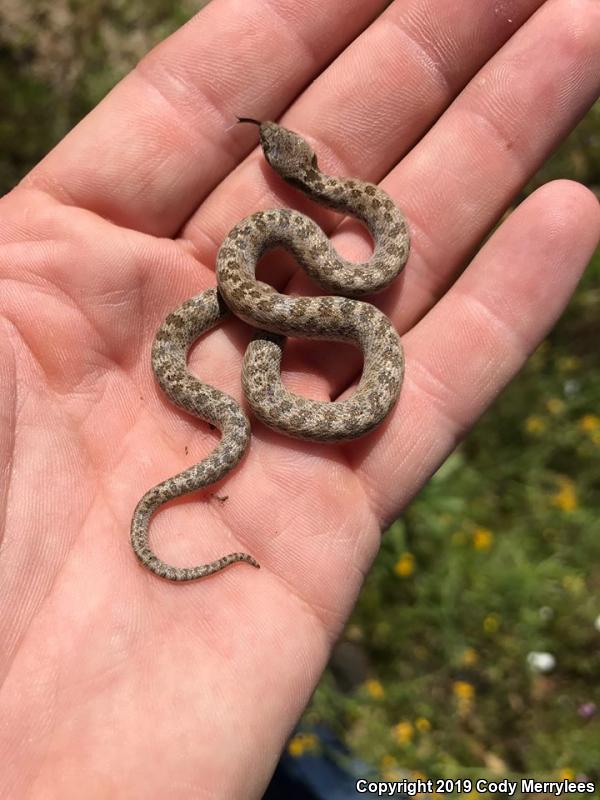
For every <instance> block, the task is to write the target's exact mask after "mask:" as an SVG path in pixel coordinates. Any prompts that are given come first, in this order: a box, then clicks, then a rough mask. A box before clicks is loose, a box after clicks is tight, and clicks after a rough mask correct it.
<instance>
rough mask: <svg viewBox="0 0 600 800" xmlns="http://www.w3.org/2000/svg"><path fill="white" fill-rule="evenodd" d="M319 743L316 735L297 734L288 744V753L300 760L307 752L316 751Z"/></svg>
mask: <svg viewBox="0 0 600 800" xmlns="http://www.w3.org/2000/svg"><path fill="white" fill-rule="evenodd" d="M318 741H319V740H318V739H317V737H316V736H315V734H314V733H297V734H296V735H295V736H293V737H292V738H291V739H290V741H289V742H288V747H287V749H288V753H289V754H290V755H291V756H293V757H294V758H299V757H300V756H302V755H304V753H305V752H307V751H312V750H315V749H316V747H317V743H318Z"/></svg>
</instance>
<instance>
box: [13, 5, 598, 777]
mask: <svg viewBox="0 0 600 800" xmlns="http://www.w3.org/2000/svg"><path fill="white" fill-rule="evenodd" d="M197 6H198V3H197V2H190V1H189V0H178V2H167V0H2V18H1V19H0V102H1V107H2V109H3V114H2V118H1V119H0V152H1V154H2V157H1V159H0V193H4V192H6V191H8V190H9V189H10V188H11V187H12V186H13V185H14V184H15V183H16V182H17V181H18V180H19V179H20V178H21V177H22V175H24V174H25V173H26V172H27V171H28V170H29V168H30V167H31V166H32V165H33V164H34V163H35V162H37V161H38V160H39V159H40V158H41V156H42V155H44V153H46V152H47V151H48V150H49V149H50V148H51V147H52V146H53V144H54V143H55V142H57V141H58V140H59V139H60V138H61V137H62V136H63V135H64V134H65V133H66V131H68V130H69V129H70V128H71V127H72V126H73V125H74V124H75V123H76V122H77V121H78V120H79V119H80V118H81V117H82V116H83V115H84V114H85V113H86V112H87V111H88V110H89V109H90V108H91V107H93V106H94V105H95V104H96V103H97V102H98V101H99V100H100V99H101V98H102V97H103V95H104V94H105V93H106V92H107V91H108V90H109V89H110V87H111V86H112V85H113V84H114V83H115V82H116V81H117V80H118V79H119V78H120V77H121V76H122V75H123V74H124V73H125V72H126V71H128V70H129V69H130V68H131V67H132V66H133V65H134V64H135V62H136V61H137V60H138V59H139V58H140V57H141V56H142V55H143V54H144V53H145V52H147V50H148V49H149V48H150V47H151V46H152V45H153V44H154V43H155V42H156V41H158V40H160V39H162V38H163V37H164V36H166V35H167V34H168V33H170V32H171V31H172V30H173V29H175V28H176V27H178V26H179V25H180V24H181V23H183V22H184V21H185V20H186V19H187V18H189V17H190V16H191V15H192V13H193V12H194V11H195V10H196V9H197ZM557 177H570V178H574V179H576V180H579V181H582V182H584V183H586V184H587V185H588V186H590V187H591V188H592V189H595V190H596V192H597V193H598V190H599V187H600V105H598V104H597V105H596V107H594V108H593V109H592V110H591V111H590V113H589V114H588V115H587V117H586V118H585V119H584V120H583V121H582V122H581V124H580V125H579V127H578V128H577V130H576V131H575V132H574V133H573V134H572V135H571V137H570V138H569V140H568V141H567V142H566V143H565V144H564V146H563V147H562V148H561V149H560V151H559V152H558V153H557V154H556V155H555V156H554V157H553V158H552V159H551V161H549V162H548V163H547V164H546V165H545V167H544V168H543V169H542V170H541V171H540V173H539V174H538V175H536V176H535V178H534V179H533V180H532V181H531V183H530V184H529V186H528V187H527V189H526V191H525V193H524V194H527V193H529V192H530V191H532V189H534V188H535V187H536V186H539V185H540V184H542V183H544V182H545V181H547V180H550V179H552V178H557ZM520 199H522V198H518V200H520ZM599 277H600V254H598V253H597V254H596V257H595V259H594V262H593V263H592V265H591V266H590V269H589V271H588V273H587V276H586V277H585V279H584V280H583V282H582V284H581V286H580V287H579V289H578V291H577V293H576V295H575V297H574V299H573V301H572V302H571V304H570V306H569V308H568V310H567V312H566V314H565V315H564V317H563V318H562V320H561V321H560V323H559V324H558V326H557V327H556V328H555V330H554V331H553V332H552V333H551V334H550V336H549V337H548V339H547V340H546V341H545V342H544V343H543V344H542V346H541V347H540V348H539V350H538V351H537V352H536V353H535V355H534V356H533V358H532V359H531V360H530V362H529V364H528V366H527V367H526V368H525V369H524V371H523V372H522V373H521V375H520V376H519V378H518V379H517V380H515V381H514V382H513V384H512V385H511V386H510V387H509V388H508V389H507V390H506V391H505V392H504V393H503V395H502V396H501V398H500V399H499V401H498V402H497V403H496V404H495V405H494V407H493V408H492V409H491V410H490V411H489V412H488V413H487V414H486V415H485V417H484V418H483V419H482V420H481V421H480V423H479V424H478V426H477V427H476V429H475V430H474V431H473V432H472V433H471V435H470V436H469V437H468V438H467V439H466V441H465V442H464V443H463V444H462V445H461V446H460V447H459V448H458V449H457V450H456V451H455V452H454V454H453V455H452V456H451V457H450V458H449V459H448V461H447V462H446V463H445V464H444V466H443V467H442V468H441V469H440V470H439V471H438V473H437V474H436V475H435V477H434V478H433V480H432V481H431V483H430V484H429V486H428V487H427V488H426V489H425V490H424V491H423V492H422V493H421V495H420V496H419V498H417V499H416V500H415V501H414V502H413V504H412V505H411V507H410V508H409V509H408V511H407V512H406V514H405V515H404V517H403V519H402V520H399V521H398V522H396V523H395V524H394V525H393V526H392V528H391V529H390V530H389V531H388V532H387V535H386V536H385V538H384V542H383V547H382V551H381V553H380V555H379V557H378V559H377V562H376V564H375V567H374V569H373V571H372V573H371V575H370V577H369V578H368V580H367V582H366V585H365V587H364V591H363V593H362V595H361V598H360V601H359V604H358V606H357V608H356V610H355V613H354V615H353V618H352V620H351V622H350V624H349V625H348V627H347V629H346V632H345V636H344V638H343V640H342V641H341V642H340V643H339V645H338V647H337V648H336V651H335V654H334V657H333V659H332V663H331V667H330V669H329V670H328V672H327V673H326V675H325V677H324V678H323V680H322V682H321V685H320V687H319V689H318V691H317V693H316V695H315V698H314V700H313V702H312V705H311V707H310V708H309V709H308V711H307V713H306V715H305V718H304V722H303V725H302V726H301V729H300V730H299V732H298V734H297V735H296V736H295V737H294V738H293V739H292V740H291V742H290V743H289V747H288V752H289V754H290V755H291V756H295V757H298V758H300V757H303V756H304V757H306V756H307V755H308V754H316V753H318V752H319V750H320V749H321V748H323V747H326V745H324V743H323V742H322V741H321V740H320V739H319V736H318V734H317V733H316V731H318V730H319V729H322V727H323V726H326V727H327V728H329V729H333V730H334V731H335V732H336V733H337V734H338V736H339V737H340V738H341V740H342V741H343V742H344V743H345V744H346V745H347V746H348V748H349V752H350V753H351V754H353V755H354V756H355V757H358V758H360V759H362V760H363V761H364V762H366V763H369V764H371V765H373V766H374V768H375V769H377V770H378V771H379V773H380V774H382V775H383V776H385V777H386V778H388V779H393V778H402V777H413V778H414V777H423V776H427V777H471V778H475V777H487V778H488V779H490V780H493V779H494V777H496V778H497V777H513V778H514V777H519V776H538V777H540V778H542V779H543V778H546V779H555V778H556V777H557V776H558V777H562V778H565V777H573V778H575V777H578V776H587V778H588V779H591V780H594V781H596V783H597V785H598V784H600V761H599V755H598V754H599V753H600V681H599V676H600V600H599V593H598V589H599V587H600V513H599V512H600V508H599V498H600V416H599V414H600V412H599V404H600V371H599V365H598V359H597V352H598V343H599V342H600V324H599V313H598V312H599V311H600V283H599V280H598V279H599Z"/></svg>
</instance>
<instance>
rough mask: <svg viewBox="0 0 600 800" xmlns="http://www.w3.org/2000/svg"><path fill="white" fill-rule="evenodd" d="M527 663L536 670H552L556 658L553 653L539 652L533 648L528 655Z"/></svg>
mask: <svg viewBox="0 0 600 800" xmlns="http://www.w3.org/2000/svg"><path fill="white" fill-rule="evenodd" d="M527 663H528V664H529V667H530V669H532V670H533V671H534V672H552V670H553V669H554V667H555V666H556V659H555V658H554V656H553V655H552V653H538V652H536V651H535V650H532V651H531V653H529V654H528V656H527Z"/></svg>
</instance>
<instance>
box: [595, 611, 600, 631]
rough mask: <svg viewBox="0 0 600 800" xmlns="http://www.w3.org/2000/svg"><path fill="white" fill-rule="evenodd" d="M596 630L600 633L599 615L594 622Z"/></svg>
mask: <svg viewBox="0 0 600 800" xmlns="http://www.w3.org/2000/svg"><path fill="white" fill-rule="evenodd" d="M594 628H596V630H597V631H600V614H598V616H597V617H596V619H595V620H594Z"/></svg>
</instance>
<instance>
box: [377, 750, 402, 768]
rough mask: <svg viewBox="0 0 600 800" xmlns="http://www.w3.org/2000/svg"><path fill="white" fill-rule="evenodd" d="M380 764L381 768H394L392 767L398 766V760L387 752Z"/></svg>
mask: <svg viewBox="0 0 600 800" xmlns="http://www.w3.org/2000/svg"><path fill="white" fill-rule="evenodd" d="M379 766H380V767H381V769H392V767H397V766H398V760H397V759H396V758H395V757H394V756H392V755H390V754H389V753H386V754H385V755H384V756H381V761H380V762H379Z"/></svg>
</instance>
